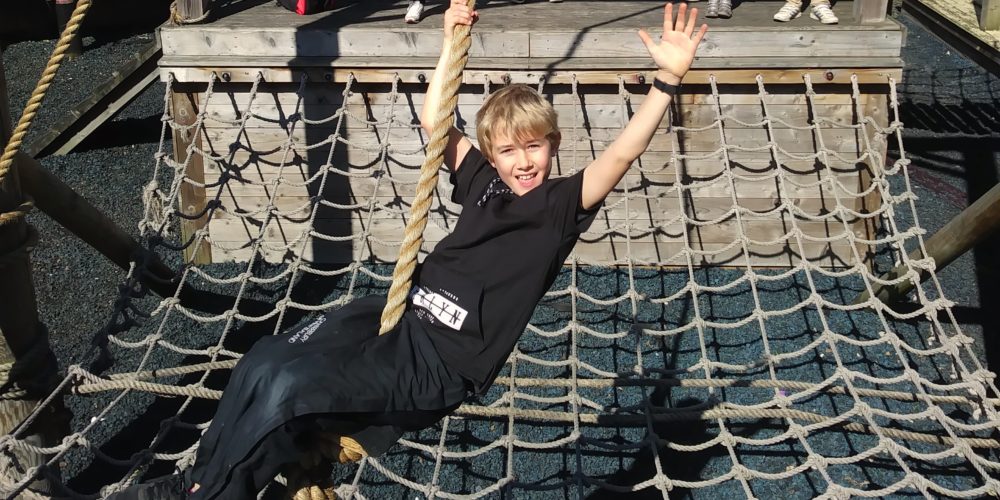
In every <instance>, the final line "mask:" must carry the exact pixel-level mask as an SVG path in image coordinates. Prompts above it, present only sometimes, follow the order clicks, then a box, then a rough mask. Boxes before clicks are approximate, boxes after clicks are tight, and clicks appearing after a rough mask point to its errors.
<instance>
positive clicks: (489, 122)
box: [476, 84, 562, 196]
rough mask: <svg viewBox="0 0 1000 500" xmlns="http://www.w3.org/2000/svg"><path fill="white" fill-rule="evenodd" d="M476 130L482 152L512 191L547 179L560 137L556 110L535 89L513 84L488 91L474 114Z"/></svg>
mask: <svg viewBox="0 0 1000 500" xmlns="http://www.w3.org/2000/svg"><path fill="white" fill-rule="evenodd" d="M476 132H477V135H478V136H479V145H480V147H481V148H482V151H483V155H485V156H486V159H487V160H489V162H490V164H492V165H493V168H495V169H496V170H497V174H499V175H500V179H501V180H503V182H504V184H506V185H507V186H509V187H510V189H511V190H512V191H514V194H516V195H518V196H521V195H523V194H525V193H527V192H528V191H531V190H532V189H535V188H536V187H538V186H540V185H541V184H542V182H545V180H546V179H548V178H549V171H550V168H551V165H552V157H553V155H554V154H555V152H556V150H558V149H559V141H560V139H561V138H562V136H561V135H560V133H559V128H558V120H557V116H556V111H555V109H554V108H553V107H552V105H551V104H550V103H549V102H548V101H547V100H545V98H544V97H542V96H541V95H540V94H539V93H538V92H537V91H535V89H533V88H531V87H529V86H527V85H522V84H514V85H509V86H507V87H504V88H502V89H500V90H498V91H496V92H494V93H493V94H490V96H489V97H488V98H487V99H486V102H484V103H483V106H482V107H481V108H480V109H479V112H478V113H477V114H476Z"/></svg>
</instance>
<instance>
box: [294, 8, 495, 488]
mask: <svg viewBox="0 0 1000 500" xmlns="http://www.w3.org/2000/svg"><path fill="white" fill-rule="evenodd" d="M468 2H469V7H470V8H473V9H474V8H475V7H476V0H468ZM470 31H471V29H470V27H469V26H464V25H460V26H456V27H455V32H454V35H453V36H452V39H451V45H450V47H449V48H450V50H451V52H450V54H451V58H450V59H449V61H448V64H447V65H446V67H445V74H444V75H441V76H440V78H442V80H443V81H444V86H443V88H442V91H441V101H440V102H439V103H438V105H439V107H438V109H437V112H436V113H435V115H434V126H433V128H432V131H431V138H430V143H429V144H428V145H427V153H426V156H425V157H424V162H423V164H422V165H421V167H420V179H419V181H417V190H416V194H415V196H414V199H413V205H412V206H411V208H410V220H409V222H408V223H407V224H406V229H405V230H404V233H403V242H402V244H401V245H400V249H399V258H398V259H397V260H396V267H395V268H394V269H393V272H392V285H391V286H390V287H389V294H388V297H387V299H386V304H385V309H383V310H382V326H381V328H380V329H379V335H383V334H385V333H388V332H389V331H391V330H392V329H393V328H395V327H396V325H397V324H398V323H399V320H400V318H402V317H403V311H404V310H405V309H406V299H407V296H408V295H409V292H410V286H411V284H412V282H413V271H414V270H415V269H416V267H417V254H418V253H419V252H420V246H421V244H422V243H423V240H424V228H425V227H427V214H428V213H429V212H430V208H431V195H432V194H433V193H434V188H435V187H436V186H437V177H438V172H439V171H440V169H441V166H442V165H443V164H444V149H445V146H447V145H448V135H449V131H450V129H451V126H452V123H453V122H454V120H455V106H456V105H457V104H458V88H459V86H461V84H462V73H463V72H464V71H465V63H466V62H468V60H469V47H470V46H471V45H472V38H471V37H470V36H469V35H470ZM331 444H332V443H331ZM318 448H320V450H319V451H317V452H316V453H321V454H322V455H323V456H324V457H339V461H341V462H347V461H357V460H360V459H362V458H363V457H364V456H366V455H367V454H366V453H365V452H364V449H363V448H362V447H361V445H360V444H359V443H358V442H357V441H355V440H353V439H351V438H349V437H344V436H339V437H338V438H337V444H336V446H334V447H333V448H332V449H331V448H329V447H327V446H320V447H318ZM291 476H293V477H294V478H296V479H295V482H296V483H298V481H299V479H298V478H301V477H304V474H302V473H301V472H300V471H298V470H295V469H293V472H292V473H291ZM300 484H301V483H300ZM289 490H290V491H294V492H295V493H294V494H293V495H292V498H294V499H295V500H321V499H322V500H330V499H334V498H336V494H335V493H334V491H333V486H332V485H330V484H323V485H317V484H313V485H308V486H305V485H303V486H298V485H295V486H292V485H291V484H290V488H289Z"/></svg>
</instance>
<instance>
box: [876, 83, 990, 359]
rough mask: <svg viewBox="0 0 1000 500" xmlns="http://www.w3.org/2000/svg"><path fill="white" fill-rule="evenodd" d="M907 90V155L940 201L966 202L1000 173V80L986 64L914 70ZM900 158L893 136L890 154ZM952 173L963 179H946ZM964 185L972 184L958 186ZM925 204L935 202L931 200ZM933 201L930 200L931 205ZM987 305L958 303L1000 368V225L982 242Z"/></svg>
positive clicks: (980, 275) (978, 258)
mask: <svg viewBox="0 0 1000 500" xmlns="http://www.w3.org/2000/svg"><path fill="white" fill-rule="evenodd" d="M905 79H910V80H909V81H908V82H907V91H906V93H905V94H901V95H900V115H901V116H900V118H901V120H902V122H903V124H904V126H905V127H906V128H905V130H906V131H907V132H905V133H904V139H905V138H907V136H909V137H910V138H909V140H906V142H905V144H904V147H905V148H906V155H907V157H908V158H909V159H910V160H911V161H912V162H913V165H914V167H916V168H913V169H911V174H912V176H913V177H914V179H915V180H916V181H917V182H919V183H921V184H923V185H924V186H925V187H926V188H928V189H929V190H931V191H932V192H934V193H935V195H936V196H935V198H936V199H938V198H939V200H938V202H941V201H946V202H950V203H951V204H952V205H953V206H955V207H958V208H959V209H960V208H962V207H965V206H967V205H969V204H972V203H973V202H974V201H976V200H977V199H979V198H980V197H981V196H983V195H984V194H986V192H987V191H989V190H990V189H991V188H992V187H993V186H995V185H997V182H998V180H1000V174H998V172H1000V90H997V89H1000V85H996V83H997V82H996V81H995V80H994V79H992V78H991V77H989V76H988V75H984V74H983V73H982V71H981V70H980V69H978V68H961V69H949V70H941V71H935V72H931V73H930V74H921V73H914V72H913V71H908V72H907V76H906V77H904V80H905ZM897 158H899V151H898V146H897V145H896V144H895V143H894V142H892V141H890V151H889V161H893V160H895V159H897ZM945 177H952V178H954V179H956V180H957V181H958V182H956V183H955V184H952V183H948V182H946V181H945V180H944V179H943V178H945ZM956 184H958V185H961V184H964V185H965V186H966V191H965V192H964V193H963V192H962V191H961V189H959V188H956V187H955V185H956ZM924 203H927V204H930V203H931V200H925V201H924ZM924 206H928V205H924ZM973 254H974V258H975V272H976V282H977V284H978V287H979V304H980V307H979V308H970V307H956V308H953V311H954V312H955V316H956V318H957V320H958V321H959V322H960V323H964V324H977V325H981V326H982V329H983V341H984V344H985V345H984V350H985V353H986V359H987V363H988V364H989V367H991V368H992V369H994V370H996V369H997V368H998V367H1000V318H998V317H997V316H996V315H995V314H992V310H991V306H989V305H990V304H1000V265H998V264H997V261H996V255H998V254H1000V232H996V231H995V232H994V233H993V234H992V235H990V236H987V237H986V238H985V239H984V240H983V241H981V242H980V243H979V244H978V245H977V246H976V247H975V248H974V249H973Z"/></svg>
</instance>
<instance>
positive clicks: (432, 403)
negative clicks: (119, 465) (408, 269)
mask: <svg viewBox="0 0 1000 500" xmlns="http://www.w3.org/2000/svg"><path fill="white" fill-rule="evenodd" d="M384 303H385V299H384V298H381V297H366V298H362V299H358V300H355V301H353V302H352V303H350V304H348V305H346V306H344V307H343V308H340V309H338V310H335V311H331V312H330V313H327V314H326V315H325V316H322V317H319V318H317V319H316V320H314V321H313V322H311V323H308V324H306V325H304V326H302V327H300V328H298V329H296V330H294V331H292V332H290V333H287V334H283V335H276V336H273V337H265V338H263V339H261V340H260V341H258V342H257V344H255V345H254V347H253V348H252V349H251V350H250V351H249V352H248V353H247V354H246V355H245V356H244V357H243V359H241V360H240V362H239V363H238V364H237V366H236V368H234V370H233V374H232V377H231V378H230V381H229V384H228V385H227V386H226V390H225V391H224V393H223V397H222V400H221V401H220V403H219V408H218V410H217V412H216V415H215V418H214V419H213V420H212V424H211V425H210V426H209V428H208V430H206V431H205V434H204V435H203V436H202V439H201V443H200V445H199V448H198V453H197V458H196V460H195V465H194V467H193V469H192V472H191V480H192V481H193V482H195V483H198V484H199V485H201V487H200V489H199V490H198V491H197V492H195V494H194V495H193V496H192V498H193V499H208V498H219V499H239V500H243V499H247V498H254V497H255V496H256V494H257V492H259V491H260V490H261V489H263V488H264V487H265V486H266V485H267V484H268V482H270V481H271V480H272V479H273V478H274V476H275V475H276V474H277V473H278V472H279V471H280V469H281V467H282V466H283V465H284V464H286V463H289V462H297V461H298V459H299V457H300V454H301V451H302V446H303V443H307V442H309V441H311V440H310V439H309V436H310V435H313V434H314V433H316V432H331V433H336V434H338V435H342V436H350V437H352V438H354V439H356V440H357V441H358V442H359V443H360V444H361V445H362V447H364V449H365V451H366V452H368V454H369V455H372V456H378V455H380V454H382V453H384V452H385V451H386V450H388V449H389V447H391V446H392V445H393V444H394V443H395V442H396V440H397V439H398V438H399V437H400V435H401V434H402V433H403V432H406V431H411V430H417V429H421V428H424V427H428V426H430V425H433V424H434V423H436V422H437V421H438V420H440V419H441V418H443V417H444V416H445V415H447V414H448V413H450V412H451V411H453V410H454V409H455V408H457V407H458V405H459V404H461V402H462V401H463V400H464V399H465V396H466V392H467V391H466V388H467V384H466V381H465V380H464V379H463V378H462V377H460V376H459V375H457V374H456V373H454V372H453V371H452V370H450V369H449V368H448V367H447V366H446V365H445V364H444V362H443V361H442V360H441V358H440V357H439V356H438V354H437V350H436V349H435V348H434V345H433V344H432V343H431V340H430V338H429V337H428V336H427V332H426V331H425V330H424V325H423V323H421V321H420V320H419V319H417V318H416V317H415V315H412V314H410V313H407V314H406V315H404V317H403V319H402V320H401V321H400V325H399V327H398V328H397V329H396V330H394V331H393V332H390V333H387V334H385V335H382V336H379V335H377V333H378V327H379V317H380V315H381V311H382V306H383V305H384Z"/></svg>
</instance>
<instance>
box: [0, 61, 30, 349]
mask: <svg viewBox="0 0 1000 500" xmlns="http://www.w3.org/2000/svg"><path fill="white" fill-rule="evenodd" d="M9 109H10V106H9V104H8V102H7V81H6V79H5V78H4V69H3V57H2V56H0V110H3V111H2V112H0V130H2V132H0V136H2V137H0V138H2V142H3V146H4V147H6V145H7V141H8V138H9V137H10V132H11V130H13V128H12V122H11V116H10V112H9ZM23 202H24V198H23V196H22V195H21V183H20V179H19V177H18V173H17V167H16V166H13V165H12V166H11V169H10V170H9V171H8V172H7V175H5V176H4V178H3V180H0V213H7V212H11V211H13V210H16V209H18V208H19V207H21V205H22V203H23ZM32 238H33V232H32V229H31V228H29V227H28V223H27V222H25V220H24V218H23V217H22V218H20V219H17V220H16V221H14V222H11V223H8V224H3V225H0V276H3V281H2V283H0V332H3V337H4V339H5V340H6V342H7V347H8V348H9V349H10V354H11V355H13V359H20V358H22V357H23V356H24V355H25V354H26V353H27V352H28V351H29V350H31V349H32V347H33V346H32V344H33V343H34V342H35V340H36V338H37V333H38V307H37V303H36V301H35V288H34V283H33V281H32V279H31V260H30V259H29V257H28V246H29V245H31V244H33V243H32V241H31V239H32Z"/></svg>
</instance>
